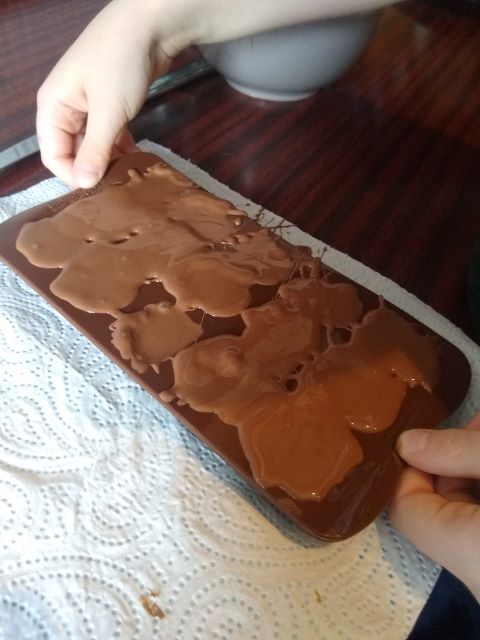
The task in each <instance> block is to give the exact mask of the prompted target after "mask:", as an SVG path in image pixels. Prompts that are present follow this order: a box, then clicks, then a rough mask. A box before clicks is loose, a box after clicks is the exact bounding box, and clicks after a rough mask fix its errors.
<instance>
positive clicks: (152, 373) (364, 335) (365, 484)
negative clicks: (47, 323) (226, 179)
mask: <svg viewBox="0 0 480 640" xmlns="http://www.w3.org/2000/svg"><path fill="white" fill-rule="evenodd" d="M152 165H153V166H152ZM127 168H128V175H127ZM132 169H135V171H133V172H132ZM142 172H144V176H143V177H142ZM124 183H125V184H124ZM90 195H91V192H89V193H87V192H75V193H73V194H71V195H69V196H67V197H63V198H61V199H60V200H58V201H54V202H53V203H50V204H48V205H44V206H42V207H39V208H37V209H33V210H31V211H29V212H26V213H25V214H22V215H21V216H18V217H17V218H16V219H11V220H9V221H8V222H6V223H4V224H3V225H2V231H1V234H0V256H1V257H3V259H5V260H6V261H7V262H8V263H9V264H11V265H12V266H13V267H14V268H15V269H16V270H17V271H18V272H19V273H20V274H21V275H23V276H24V277H25V278H27V279H28V280H29V282H31V283H32V284H33V285H34V286H35V287H36V288H37V289H38V290H39V291H40V292H41V293H42V294H43V295H44V296H45V297H46V298H47V299H48V300H49V301H50V302H51V303H53V304H54V305H55V306H57V308H58V309H59V310H60V311H61V312H62V313H64V314H65V315H66V316H67V317H68V318H69V319H71V320H72V321H73V322H74V323H75V324H76V325H77V326H78V327H79V328H81V329H82V330H83V331H85V332H86V333H87V335H88V336H89V337H91V339H93V340H94V341H95V342H96V343H97V344H98V345H99V346H100V347H101V348H102V349H104V350H105V351H106V352H107V353H108V354H109V355H110V357H112V358H113V359H115V360H116V361H117V362H119V364H121V365H122V366H123V367H124V368H125V369H128V370H129V371H130V373H131V374H132V375H134V377H136V378H137V379H138V381H139V382H141V384H143V386H144V387H145V388H147V389H148V390H149V391H150V392H151V393H153V394H161V397H162V399H163V401H168V402H170V404H169V408H170V410H171V411H172V412H173V413H175V414H176V415H178V416H179V417H180V418H181V419H182V420H183V421H184V422H185V423H186V424H187V425H188V426H189V428H190V429H191V430H193V431H194V433H196V434H197V435H198V436H199V437H200V438H202V439H203V440H204V441H205V442H206V443H207V444H209V445H210V446H211V447H212V448H213V449H214V450H215V451H217V453H219V454H220V455H221V456H223V457H224V458H225V459H226V460H228V461H229V462H230V463H231V464H232V465H233V466H234V467H235V468H236V469H237V470H238V471H239V472H240V473H242V474H243V475H244V476H245V477H246V478H247V479H249V480H250V481H252V472H253V475H254V477H255V478H256V480H257V485H256V486H257V487H258V486H259V485H260V487H261V486H263V487H264V493H265V495H266V496H267V497H268V498H269V499H270V500H271V501H272V502H273V503H274V504H276V505H277V506H278V507H279V508H281V509H282V510H283V511H284V512H285V513H289V514H291V515H292V517H294V518H295V519H296V520H297V521H298V522H299V523H300V524H302V525H303V526H304V527H305V528H307V529H308V530H309V531H311V532H312V533H313V534H315V535H317V536H319V537H322V538H324V539H330V540H332V539H341V538H344V537H346V536H348V535H352V534H353V533H355V531H358V530H359V529H360V528H362V527H363V526H365V525H366V524H368V522H370V521H371V520H372V519H373V517H375V515H376V514H377V513H378V512H379V510H380V509H381V508H382V507H383V505H384V504H385V501H386V500H387V498H388V496H389V494H390V492H391V490H392V489H393V486H394V483H395V480H396V478H397V476H398V473H399V469H400V464H399V461H398V459H397V458H396V456H395V448H394V443H395V439H396V437H397V435H398V433H399V432H400V431H401V430H402V429H405V428H408V427H411V426H417V425H418V424H421V425H422V426H433V425H435V424H437V423H438V422H439V421H440V420H442V419H443V418H445V417H446V416H447V415H448V413H449V412H451V411H453V409H454V408H455V407H456V406H457V405H458V403H459V402H460V400H461V399H462V397H463V395H464V393H465V391H466V389H467V386H468V380H469V368H468V365H467V364H466V361H465V359H464V358H463V356H462V355H461V354H460V352H458V350H456V349H455V348H454V347H452V346H451V345H449V344H448V343H447V342H446V341H444V340H443V339H441V338H435V337H433V336H432V334H431V333H429V332H426V330H425V328H423V329H422V330H421V331H419V330H418V325H417V323H413V322H411V321H410V320H409V319H406V318H404V317H403V314H402V313H401V312H398V310H397V311H392V310H391V309H390V308H388V307H387V306H386V305H383V304H381V303H379V301H378V299H377V298H376V297H375V296H374V295H373V294H371V293H369V292H368V291H366V290H365V289H363V288H362V287H359V286H358V285H352V284H351V283H348V282H346V281H345V279H344V278H342V277H340V276H338V274H335V273H333V272H329V273H328V274H325V270H324V269H323V268H322V267H321V265H320V264H319V263H318V262H317V261H315V260H312V259H311V258H309V256H308V255H307V254H306V252H305V251H304V250H299V249H297V248H294V247H292V246H291V245H289V244H288V243H286V242H284V241H282V240H280V239H277V238H276V237H275V236H273V235H272V233H271V232H270V231H268V230H264V231H262V230H261V228H260V227H259V225H258V224H256V223H255V222H252V221H248V220H247V219H246V217H245V215H244V214H243V213H242V212H239V211H237V210H235V209H233V208H232V207H231V205H229V204H228V203H225V202H223V201H219V200H217V199H215V198H213V196H210V195H209V194H207V193H206V192H204V191H202V190H201V189H199V188H197V187H196V186H195V185H193V184H192V183H191V182H190V181H189V180H187V179H186V178H185V177H183V176H181V175H180V174H178V173H177V172H175V171H173V170H172V169H170V168H168V167H166V166H165V165H164V164H162V163H158V158H156V157H155V156H151V155H149V154H133V155H131V156H129V157H126V158H124V159H122V160H120V161H117V162H116V163H115V166H114V168H113V169H111V170H110V171H109V173H108V174H107V177H106V181H105V183H104V185H103V186H102V187H101V190H100V193H98V195H94V196H93V197H88V196H90ZM77 201H78V202H77ZM25 222H26V223H27V224H25ZM166 231H168V234H167V235H169V238H167V237H166V235H165V232H166ZM16 238H18V247H19V249H20V250H21V251H22V252H23V253H24V254H25V255H27V256H28V258H29V260H31V261H32V263H30V262H27V260H25V259H24V258H23V257H22V256H21V255H20V254H19V253H18V252H16V251H15V248H14V243H15V239H16ZM172 238H176V239H177V240H178V243H177V242H175V243H174V245H173V246H172V244H171V243H172ZM33 264H35V265H38V267H36V266H33ZM196 265H198V267H199V271H198V272H197V271H196ZM60 269H61V271H60ZM98 269H100V272H98V271H97V270H98ZM121 271H123V273H120V272H121ZM200 271H202V277H201V278H200V276H199V274H200ZM197 275H198V277H197V278H196V276H197ZM192 276H193V277H192ZM159 280H161V282H162V283H163V284H162V283H160V282H159ZM152 283H153V284H152ZM259 283H260V284H259ZM279 285H280V286H279ZM230 287H231V289H230ZM52 290H53V291H55V292H57V293H60V294H61V296H62V298H58V297H57V296H56V295H52V293H51V291H52ZM231 291H234V292H235V295H231ZM66 300H68V301H69V302H66ZM70 303H72V304H76V305H78V306H77V307H75V306H73V307H72V306H70ZM191 308H195V310H193V311H190V309H191ZM85 311H89V312H94V313H85ZM100 312H101V313H100ZM106 314H108V315H106ZM228 314H241V315H228ZM112 316H113V317H114V318H116V319H115V321H114V322H113V324H112ZM222 334H223V335H222ZM119 350H120V351H121V355H122V358H123V361H122V358H120V351H119ZM125 360H128V361H129V362H130V365H129V366H127V364H126V362H125ZM447 363H448V366H447ZM129 367H130V368H129ZM132 369H133V372H132ZM437 378H438V382H437ZM208 381H209V383H208ZM352 391H354V393H352ZM202 394H203V395H202ZM157 397H158V395H157ZM185 403H186V404H185ZM215 412H216V413H215ZM217 416H222V417H223V418H224V420H226V421H230V422H231V423H234V425H235V426H233V427H232V426H229V424H228V423H226V422H222V421H221V420H220V419H219V418H218V417H217ZM245 454H247V456H248V461H247V459H246V458H245ZM282 487H283V488H282ZM285 491H287V493H286V492H285ZM289 494H290V497H289ZM322 496H323V498H322Z"/></svg>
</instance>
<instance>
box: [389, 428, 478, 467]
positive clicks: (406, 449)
mask: <svg viewBox="0 0 480 640" xmlns="http://www.w3.org/2000/svg"><path fill="white" fill-rule="evenodd" d="M397 450H398V453H399V454H400V455H401V457H402V458H403V459H404V460H405V461H406V462H408V463H409V464H410V465H411V466H412V467H416V468H417V469H421V470H422V471H425V472H427V473H431V474H433V475H437V476H447V477H453V478H456V477H458V478H472V479H477V480H478V479H480V431H478V430H477V429H471V428H470V429H445V430H443V431H436V430H431V429H412V430H411V431H405V432H404V433H402V434H401V436H400V437H399V438H398V441H397Z"/></svg>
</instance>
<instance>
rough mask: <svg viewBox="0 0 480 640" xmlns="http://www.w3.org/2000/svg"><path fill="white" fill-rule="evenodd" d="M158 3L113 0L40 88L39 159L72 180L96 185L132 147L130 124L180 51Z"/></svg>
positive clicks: (77, 184)
mask: <svg viewBox="0 0 480 640" xmlns="http://www.w3.org/2000/svg"><path fill="white" fill-rule="evenodd" d="M161 4H162V3H161V2H156V1H155V0H153V1H152V2H150V0H147V1H145V0H137V1H136V2H132V1H131V0H115V2H112V3H110V4H109V5H108V6H107V7H106V8H105V9H104V10H103V11H102V12H100V13H99V14H98V15H97V16H96V18H95V19H94V20H93V21H92V22H91V23H90V24H89V25H88V27H87V28H86V29H85V31H84V32H83V33H82V34H81V35H80V37H79V38H78V39H77V40H76V42H74V44H73V45H72V46H71V47H70V49H69V50H68V51H67V52H66V54H65V55H64V56H63V57H62V58H61V59H60V61H59V62H58V64H57V65H56V66H55V67H54V69H53V70H52V72H51V73H50V75H49V76H48V78H47V79H46V80H45V82H44V83H43V85H42V86H41V88H40V90H39V92H38V113H37V133H38V137H39V144H40V149H41V155H42V160H43V162H44V164H45V166H46V167H47V168H48V169H50V170H51V171H52V172H53V173H54V174H56V175H57V176H58V177H59V178H61V179H62V180H64V181H65V182H67V183H68V184H70V185H71V186H74V187H83V188H88V187H93V186H94V185H96V184H97V182H98V181H99V180H100V179H101V177H102V176H103V173H104V172H105V170H106V168H107V165H108V162H109V161H110V158H111V156H112V151H113V150H114V147H115V146H117V147H118V148H119V150H120V151H128V150H130V148H131V147H132V146H133V140H132V138H131V137H130V135H129V134H128V132H127V130H126V128H125V127H126V123H127V122H128V121H129V120H130V119H131V118H133V116H135V115H136V113H137V112H138V111H139V109H140V108H141V106H142V104H143V102H144V100H145V97H146V92H147V89H148V86H149V84H150V83H151V81H152V80H153V79H154V78H155V77H156V76H158V75H160V74H162V73H164V72H165V71H166V70H167V69H168V66H169V64H170V56H172V55H174V54H175V53H176V45H175V43H174V42H172V40H171V38H170V36H169V31H168V26H169V25H168V20H167V19H165V30H164V33H163V34H162V32H161V29H160V28H159V27H158V25H159V24H160V19H159V16H158V15H157V14H158V11H159V9H160V6H161ZM166 18H168V16H166ZM161 36H163V37H162V38H161V40H162V41H160V37H161ZM181 44H182V43H180V42H179V45H181ZM168 47H170V51H168ZM87 116H88V119H87Z"/></svg>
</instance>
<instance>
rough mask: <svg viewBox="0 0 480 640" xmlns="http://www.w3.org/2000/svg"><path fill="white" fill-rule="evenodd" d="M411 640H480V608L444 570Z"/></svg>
mask: <svg viewBox="0 0 480 640" xmlns="http://www.w3.org/2000/svg"><path fill="white" fill-rule="evenodd" d="M408 640H480V604H479V603H478V602H477V600H475V598H474V597H473V596H472V594H471V593H470V591H469V590H468V589H467V588H466V587H465V586H464V585H463V584H462V583H461V582H460V581H459V580H457V578H455V577H454V576H452V574H451V573H449V572H448V571H446V570H443V571H442V573H441V574H440V577H439V579H438V581H437V583H436V585H435V587H434V589H433V591H432V594H431V596H430V598H429V599H428V601H427V604H426V605H425V607H424V608H423V610H422V612H421V614H420V616H419V618H418V620H417V622H416V624H415V626H414V628H413V630H412V632H411V633H410V635H409V636H408Z"/></svg>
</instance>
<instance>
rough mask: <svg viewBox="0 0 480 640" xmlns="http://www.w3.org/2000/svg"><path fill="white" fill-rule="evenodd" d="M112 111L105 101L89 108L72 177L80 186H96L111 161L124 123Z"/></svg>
mask: <svg viewBox="0 0 480 640" xmlns="http://www.w3.org/2000/svg"><path fill="white" fill-rule="evenodd" d="M114 113H115V110H114V109H113V108H112V109H110V108H109V107H108V105H107V104H103V105H101V106H97V108H94V107H93V106H92V108H91V110H90V111H89V114H88V120H87V128H86V131H85V137H84V139H83V142H82V144H81V145H80V148H79V150H78V152H77V155H76V158H75V162H74V164H73V177H74V180H75V181H76V183H77V185H78V186H79V187H80V188H82V189H90V188H91V187H94V186H96V185H97V184H98V182H99V181H100V180H101V179H102V177H103V174H104V173H105V171H106V169H107V166H108V163H109V162H110V158H111V156H112V149H113V146H114V144H115V140H116V139H117V136H118V135H119V133H120V131H121V130H122V128H123V126H124V125H125V121H124V120H123V119H122V118H121V117H120V116H116V117H115V116H114V115H112V114H114Z"/></svg>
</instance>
